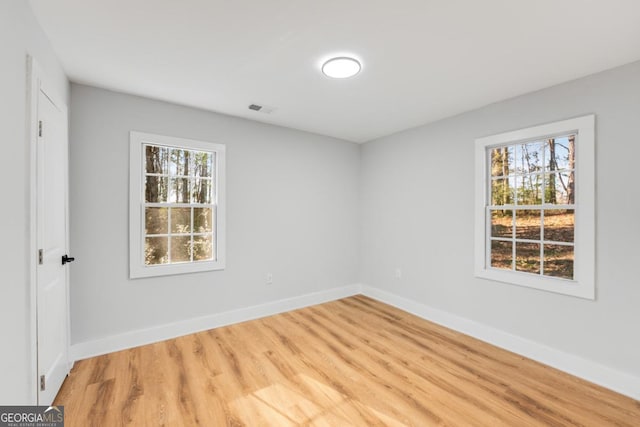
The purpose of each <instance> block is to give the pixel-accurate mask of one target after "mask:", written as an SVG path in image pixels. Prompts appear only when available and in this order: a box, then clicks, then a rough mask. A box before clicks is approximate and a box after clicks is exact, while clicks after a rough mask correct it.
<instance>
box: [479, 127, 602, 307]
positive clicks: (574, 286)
mask: <svg viewBox="0 0 640 427" xmlns="http://www.w3.org/2000/svg"><path fill="white" fill-rule="evenodd" d="M568 133H575V134H576V154H575V155H576V165H575V181H576V189H575V212H576V217H575V237H574V256H575V261H574V279H573V280H567V279H562V278H554V277H550V276H542V275H540V276H538V275H534V274H530V273H525V272H517V271H508V270H498V269H492V268H487V252H486V251H487V250H488V249H487V241H488V231H487V227H488V222H487V221H488V219H487V206H488V203H489V202H488V196H489V194H488V189H489V185H488V180H489V179H490V178H489V177H488V173H489V154H488V153H489V150H487V149H488V148H490V147H494V146H500V145H505V144H517V143H523V142H527V141H532V140H539V139H547V138H551V137H555V136H559V135H562V134H568ZM475 174H476V176H475V209H474V213H475V263H474V270H475V276H476V277H479V278H482V279H489V280H494V281H498V282H503V283H508V284H513V285H518V286H525V287H529V288H534V289H540V290H544V291H549V292H555V293H560V294H564V295H571V296H575V297H579V298H585V299H590V300H594V299H595V115H587V116H582V117H577V118H573V119H568V120H562V121H558V122H553V123H548V124H544V125H540V126H533V127H528V128H524V129H519V130H515V131H511V132H505V133H501V134H496V135H491V136H486V137H483V138H478V139H476V140H475Z"/></svg>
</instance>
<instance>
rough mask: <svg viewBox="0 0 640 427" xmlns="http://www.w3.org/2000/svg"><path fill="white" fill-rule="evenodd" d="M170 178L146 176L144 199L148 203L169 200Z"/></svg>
mask: <svg viewBox="0 0 640 427" xmlns="http://www.w3.org/2000/svg"><path fill="white" fill-rule="evenodd" d="M168 189H169V180H168V178H166V177H159V176H145V180H144V200H145V202H147V203H164V202H166V201H167V192H168V191H167V190H168Z"/></svg>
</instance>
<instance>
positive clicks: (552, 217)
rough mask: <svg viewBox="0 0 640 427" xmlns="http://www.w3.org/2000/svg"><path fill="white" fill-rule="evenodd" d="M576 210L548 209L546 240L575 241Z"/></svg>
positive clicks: (545, 214) (545, 216)
mask: <svg viewBox="0 0 640 427" xmlns="http://www.w3.org/2000/svg"><path fill="white" fill-rule="evenodd" d="M574 229H575V211H574V210H573V209H547V210H545V211H544V240H545V241H549V240H552V241H554V242H568V243H573V238H574Z"/></svg>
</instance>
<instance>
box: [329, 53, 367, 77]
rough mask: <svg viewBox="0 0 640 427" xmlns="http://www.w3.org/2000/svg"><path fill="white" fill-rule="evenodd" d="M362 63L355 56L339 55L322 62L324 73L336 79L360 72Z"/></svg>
mask: <svg viewBox="0 0 640 427" xmlns="http://www.w3.org/2000/svg"><path fill="white" fill-rule="evenodd" d="M361 69H362V65H360V62H359V61H358V60H357V59H355V58H350V57H347V56H339V57H337V58H331V59H330V60H328V61H327V62H325V63H324V64H322V73H323V74H324V75H325V76H327V77H331V78H334V79H346V78H349V77H353V76H355V75H356V74H358V73H359V72H360V70H361Z"/></svg>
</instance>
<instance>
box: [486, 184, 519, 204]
mask: <svg viewBox="0 0 640 427" xmlns="http://www.w3.org/2000/svg"><path fill="white" fill-rule="evenodd" d="M514 192H515V186H514V178H498V179H494V180H492V181H491V204H492V205H494V206H503V205H509V204H512V203H514V197H513V196H514Z"/></svg>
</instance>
